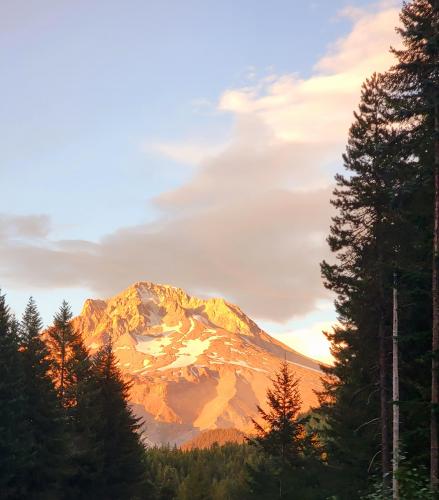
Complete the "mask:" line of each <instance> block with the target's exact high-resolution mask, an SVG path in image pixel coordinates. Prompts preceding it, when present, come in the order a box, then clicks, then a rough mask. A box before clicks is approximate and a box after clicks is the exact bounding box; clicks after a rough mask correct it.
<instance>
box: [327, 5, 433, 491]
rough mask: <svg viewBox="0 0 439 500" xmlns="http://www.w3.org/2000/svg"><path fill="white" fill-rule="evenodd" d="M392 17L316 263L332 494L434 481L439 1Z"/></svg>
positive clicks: (419, 486) (414, 487)
mask: <svg viewBox="0 0 439 500" xmlns="http://www.w3.org/2000/svg"><path fill="white" fill-rule="evenodd" d="M400 18H401V28H400V29H398V32H399V34H400V35H401V38H402V42H403V47H402V48H401V49H400V50H393V53H394V55H395V56H396V61H397V62H396V64H395V65H394V67H393V68H391V69H390V70H389V71H388V72H387V73H385V74H375V75H373V76H372V77H371V78H370V79H368V80H367V81H366V82H365V84H364V85H363V89H362V94H361V101H360V105H359V108H358V110H357V112H356V113H355V115H354V122H353V124H352V126H351V128H350V131H349V138H348V144H347V148H346V153H345V155H344V157H343V159H344V166H345V169H346V170H347V174H346V175H337V177H336V181H337V187H336V189H335V191H334V195H333V200H332V203H333V205H334V207H335V208H336V211H337V214H336V216H335V217H334V218H333V224H332V227H331V233H330V236H329V238H328V241H329V244H330V247H331V249H332V251H333V252H334V254H335V256H336V258H337V259H336V262H335V263H334V262H331V263H328V262H324V263H323V264H322V273H323V276H324V279H325V284H326V286H327V287H328V288H329V289H330V290H332V291H334V292H335V293H336V294H337V300H336V308H337V312H338V316H339V323H340V325H339V326H337V327H336V328H335V329H334V331H333V332H332V333H328V334H327V336H328V338H329V339H330V341H331V342H332V351H333V354H334V356H335V365H334V366H333V367H330V368H325V369H324V371H325V373H326V377H325V382H324V384H325V386H324V387H325V388H324V391H323V392H322V393H321V394H320V402H321V405H322V407H321V410H320V414H321V417H322V419H323V422H324V425H325V428H324V429H323V431H322V433H321V436H322V437H323V439H324V441H325V443H326V450H327V457H328V459H327V460H328V466H329V467H330V468H331V469H332V470H333V471H334V478H335V479H336V480H337V484H338V486H337V498H340V499H352V498H358V497H359V496H361V495H362V494H367V493H369V494H370V495H371V498H391V497H392V495H393V498H407V499H412V498H432V497H435V495H437V487H438V432H437V426H438V409H439V407H438V363H439V351H438V348H439V282H438V276H439V272H438V271H439V2H438V1H437V0H412V1H410V2H407V3H405V4H404V6H403V9H402V12H401V16H400ZM394 340H395V357H394V356H393V341H394ZM396 349H398V350H399V354H398V356H396V353H397V351H396ZM397 359H398V360H399V369H398V370H396V368H397V364H396V360H397ZM398 388H399V397H397V399H393V396H392V389H395V390H397V389H398ZM395 394H397V392H395ZM394 408H396V409H398V410H399V419H398V416H396V417H395V418H394V417H393V410H394ZM396 413H397V412H396ZM398 429H399V431H400V434H399V438H398ZM394 436H396V438H395V437H394ZM392 449H393V452H392ZM394 460H396V461H397V462H399V466H398V468H397V469H398V470H397V471H396V473H395V474H394V477H393V478H392V465H393V461H394ZM392 479H393V483H392ZM373 483H375V484H376V491H375V493H370V492H371V488H372V489H373ZM392 490H393V491H392Z"/></svg>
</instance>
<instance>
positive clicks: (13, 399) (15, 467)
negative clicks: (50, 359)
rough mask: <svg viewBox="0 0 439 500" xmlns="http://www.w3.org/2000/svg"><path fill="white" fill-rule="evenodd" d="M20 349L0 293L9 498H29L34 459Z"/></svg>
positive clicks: (1, 399) (1, 444)
mask: <svg viewBox="0 0 439 500" xmlns="http://www.w3.org/2000/svg"><path fill="white" fill-rule="evenodd" d="M18 349H19V344H18V328H17V324H16V322H15V320H14V318H13V317H12V316H11V314H10V312H9V309H8V307H7V305H6V300H5V296H4V295H2V294H1V293H0V496H1V497H2V498H5V499H22V498H25V497H26V493H27V492H26V489H25V484H24V480H25V476H26V470H27V467H28V464H29V462H30V460H31V452H30V449H29V446H28V441H27V439H28V436H29V422H28V420H27V418H26V392H25V379H24V373H23V366H22V363H21V357H20V353H19V350H18Z"/></svg>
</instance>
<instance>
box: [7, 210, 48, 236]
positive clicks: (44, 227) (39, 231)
mask: <svg viewBox="0 0 439 500" xmlns="http://www.w3.org/2000/svg"><path fill="white" fill-rule="evenodd" d="M49 231H50V219H49V217H48V216H47V215H9V214H2V213H0V240H1V239H2V238H3V239H5V238H30V239H35V238H44V237H46V236H48V234H49Z"/></svg>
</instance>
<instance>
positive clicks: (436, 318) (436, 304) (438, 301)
mask: <svg viewBox="0 0 439 500" xmlns="http://www.w3.org/2000/svg"><path fill="white" fill-rule="evenodd" d="M434 115H435V116H434V132H435V139H434V233H433V273H432V281H433V282H432V295H433V303H432V306H433V328H432V363H431V438H430V439H431V450H430V478H431V484H432V487H433V489H435V490H436V489H437V486H438V425H437V405H438V401H439V394H438V367H439V363H438V349H439V286H438V277H439V276H438V264H439V105H438V104H436V105H435V110H434Z"/></svg>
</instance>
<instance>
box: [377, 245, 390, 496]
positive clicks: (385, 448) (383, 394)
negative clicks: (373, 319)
mask: <svg viewBox="0 0 439 500" xmlns="http://www.w3.org/2000/svg"><path fill="white" fill-rule="evenodd" d="M378 266H379V269H378V272H379V300H380V304H379V323H378V341H379V354H378V358H379V359H378V362H379V381H380V384H379V387H380V423H381V472H382V477H383V485H384V487H387V486H388V483H389V476H390V470H391V469H390V464H391V460H390V446H389V399H388V387H387V384H388V367H387V342H386V340H387V339H386V327H385V316H384V315H385V293H384V283H383V267H384V263H383V256H382V249H381V248H379V249H378Z"/></svg>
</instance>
